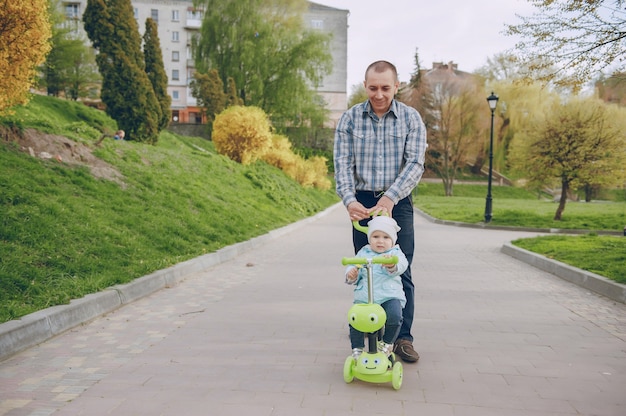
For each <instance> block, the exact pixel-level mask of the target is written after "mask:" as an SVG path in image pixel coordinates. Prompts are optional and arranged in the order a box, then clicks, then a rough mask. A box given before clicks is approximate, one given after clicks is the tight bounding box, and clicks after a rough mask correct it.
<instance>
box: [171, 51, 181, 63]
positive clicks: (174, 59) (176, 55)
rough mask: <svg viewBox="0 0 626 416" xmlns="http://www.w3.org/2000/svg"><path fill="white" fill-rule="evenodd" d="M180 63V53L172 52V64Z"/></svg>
mask: <svg viewBox="0 0 626 416" xmlns="http://www.w3.org/2000/svg"><path fill="white" fill-rule="evenodd" d="M178 61H180V52H178V51H172V62H178Z"/></svg>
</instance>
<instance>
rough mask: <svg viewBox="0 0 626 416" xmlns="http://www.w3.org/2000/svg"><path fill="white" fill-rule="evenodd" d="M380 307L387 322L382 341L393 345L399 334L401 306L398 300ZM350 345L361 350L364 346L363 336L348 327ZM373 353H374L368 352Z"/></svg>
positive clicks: (389, 301) (390, 300) (392, 300)
mask: <svg viewBox="0 0 626 416" xmlns="http://www.w3.org/2000/svg"><path fill="white" fill-rule="evenodd" d="M380 306H382V307H383V309H384V310H385V314H386V315H387V321H385V331H384V334H383V341H385V342H386V343H387V344H393V343H394V341H395V340H396V338H397V336H398V333H399V332H400V326H401V325H402V304H401V303H400V299H389V300H388V301H386V302H383V303H382V304H381V305H380ZM350 344H351V345H352V348H363V347H364V346H365V334H363V333H362V332H359V331H357V330H356V329H354V328H352V326H350ZM369 352H371V353H374V352H375V351H369Z"/></svg>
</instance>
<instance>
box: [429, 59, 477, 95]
mask: <svg viewBox="0 0 626 416" xmlns="http://www.w3.org/2000/svg"><path fill="white" fill-rule="evenodd" d="M421 73H422V77H423V79H424V80H426V81H427V82H428V84H429V85H430V88H431V89H432V90H434V91H436V90H437V88H441V86H443V85H445V86H446V88H447V89H448V90H450V88H453V85H457V86H458V87H459V88H460V87H461V86H462V85H464V84H466V83H468V82H474V81H475V79H476V76H475V75H474V74H471V73H469V72H464V71H459V65H458V64H455V63H454V62H452V61H450V62H448V63H443V62H433V66H432V68H431V69H423V70H421Z"/></svg>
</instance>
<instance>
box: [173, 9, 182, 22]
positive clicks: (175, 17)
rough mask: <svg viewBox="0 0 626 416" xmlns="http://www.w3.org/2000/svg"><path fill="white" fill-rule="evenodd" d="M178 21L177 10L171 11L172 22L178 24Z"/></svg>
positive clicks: (178, 14)
mask: <svg viewBox="0 0 626 416" xmlns="http://www.w3.org/2000/svg"><path fill="white" fill-rule="evenodd" d="M179 20H180V12H179V11H178V10H172V21H174V22H178V21H179Z"/></svg>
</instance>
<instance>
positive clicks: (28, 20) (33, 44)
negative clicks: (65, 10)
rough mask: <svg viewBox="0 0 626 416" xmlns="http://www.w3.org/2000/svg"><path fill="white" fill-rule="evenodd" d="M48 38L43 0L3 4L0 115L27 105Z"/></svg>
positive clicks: (0, 51) (0, 21)
mask: <svg viewBox="0 0 626 416" xmlns="http://www.w3.org/2000/svg"><path fill="white" fill-rule="evenodd" d="M51 35H52V33H51V25H50V20H49V18H48V7H47V0H21V1H6V2H4V4H3V5H2V7H0V113H2V112H5V111H7V110H8V109H9V108H11V107H13V106H15V105H17V104H24V103H26V102H28V97H29V96H28V92H29V89H30V87H31V86H32V85H33V84H34V82H35V76H36V74H37V67H38V66H39V65H41V64H42V63H43V62H44V60H45V58H46V54H47V53H48V52H49V51H50V43H49V40H50V37H51Z"/></svg>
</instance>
